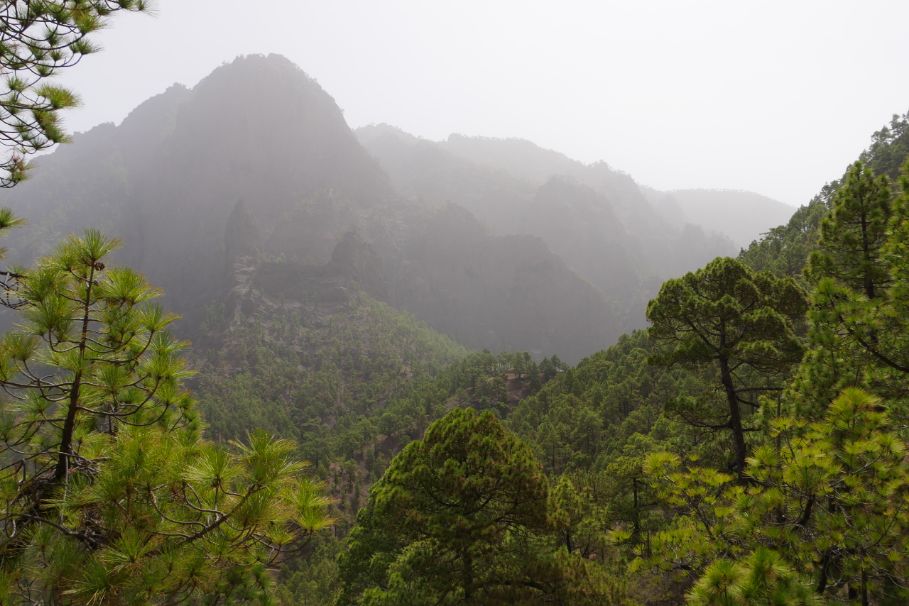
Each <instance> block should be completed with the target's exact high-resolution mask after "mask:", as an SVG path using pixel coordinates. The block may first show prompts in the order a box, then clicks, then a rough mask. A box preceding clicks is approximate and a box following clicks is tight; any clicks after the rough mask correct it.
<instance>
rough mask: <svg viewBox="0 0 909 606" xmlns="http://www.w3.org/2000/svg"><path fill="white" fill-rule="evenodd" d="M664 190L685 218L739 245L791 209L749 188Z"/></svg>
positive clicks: (785, 218) (779, 221) (775, 223)
mask: <svg viewBox="0 0 909 606" xmlns="http://www.w3.org/2000/svg"><path fill="white" fill-rule="evenodd" d="M665 194H666V197H667V198H668V199H669V200H671V201H672V202H674V203H675V204H676V205H677V207H678V209H679V210H680V211H681V213H682V216H684V217H685V220H687V221H689V222H691V223H694V224H696V225H700V226H701V227H703V228H704V229H707V230H710V231H714V232H716V233H719V234H723V235H724V236H726V237H728V238H729V239H731V240H732V241H733V242H734V243H735V245H736V246H738V247H740V248H744V247H747V246H748V245H749V244H751V242H753V241H754V240H757V239H759V237H760V236H761V235H763V234H765V233H767V232H768V231H770V229H772V228H774V227H776V226H778V225H782V224H784V223H786V222H787V221H788V220H789V218H790V217H792V214H793V213H794V212H795V209H794V208H793V207H791V206H789V205H788V204H784V203H782V202H779V201H777V200H774V199H772V198H768V197H767V196H762V195H760V194H756V193H754V192H749V191H738V190H729V189H677V190H672V191H668V192H665ZM664 203H665V200H664Z"/></svg>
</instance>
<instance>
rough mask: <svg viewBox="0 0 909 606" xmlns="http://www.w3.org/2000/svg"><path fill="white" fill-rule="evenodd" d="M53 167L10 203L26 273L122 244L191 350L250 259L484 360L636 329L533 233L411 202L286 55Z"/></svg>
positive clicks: (236, 71)
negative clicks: (51, 257) (39, 263)
mask: <svg viewBox="0 0 909 606" xmlns="http://www.w3.org/2000/svg"><path fill="white" fill-rule="evenodd" d="M39 164H40V167H36V169H35V171H34V176H33V178H32V179H31V180H30V181H28V182H26V183H24V184H23V185H21V186H20V187H17V188H16V189H14V190H12V191H11V192H10V194H9V195H8V197H7V198H6V200H5V202H6V203H7V204H9V205H10V206H12V207H13V208H14V210H15V211H16V212H17V213H19V214H20V215H21V216H24V217H25V218H26V219H27V220H28V222H29V227H27V228H25V229H23V230H20V231H19V233H18V234H16V235H15V236H13V237H12V238H10V241H9V243H8V246H9V248H10V250H11V251H12V254H11V256H12V257H13V260H17V261H23V262H25V261H28V260H31V259H33V258H35V257H37V256H39V255H41V254H44V253H46V252H48V251H49V249H50V248H51V247H52V246H54V245H55V244H56V242H58V241H59V239H60V238H61V237H63V235H64V234H66V233H69V232H73V231H79V230H81V229H84V228H86V227H98V228H100V229H102V230H104V231H105V232H107V233H109V234H112V235H115V236H118V237H121V238H122V239H123V241H124V245H123V248H122V250H121V251H120V252H119V253H118V259H117V260H118V261H119V262H122V263H125V264H129V265H131V266H133V267H136V268H137V269H139V270H140V271H142V272H143V273H145V274H147V275H148V277H149V278H150V280H151V281H152V282H153V283H155V284H157V285H159V286H161V287H162V288H164V289H165V291H166V293H167V296H166V299H165V301H164V304H165V305H167V306H168V307H169V308H171V309H173V310H175V311H177V312H178V313H180V314H181V315H182V316H183V317H184V320H183V321H182V323H181V325H180V327H179V329H180V330H181V331H182V332H183V333H184V334H185V335H186V336H189V337H192V338H195V337H197V336H199V330H200V329H199V325H200V324H201V323H202V322H203V321H206V322H207V321H209V320H210V317H209V316H210V315H211V314H212V313H214V310H218V309H221V310H225V309H227V308H228V307H230V305H229V304H228V301H229V300H230V297H231V292H232V291H233V292H236V288H237V282H236V279H235V278H236V274H235V271H234V270H235V268H236V266H237V261H238V260H240V259H245V260H246V261H245V263H246V265H245V269H243V272H245V275H246V277H245V279H246V280H247V281H248V283H249V284H255V283H256V280H259V279H265V280H273V279H274V275H272V274H270V273H269V272H273V271H275V270H274V267H271V268H270V266H269V265H268V263H269V262H280V263H287V264H290V265H294V266H298V267H308V268H319V269H318V271H319V272H322V273H323V274H324V275H329V274H332V275H333V274H337V275H339V276H341V277H343V278H345V279H348V280H351V281H352V282H353V283H355V284H356V286H357V288H360V289H362V290H363V291H365V292H367V293H369V295H370V296H371V297H374V298H377V299H379V300H382V301H385V302H387V303H390V304H391V305H393V306H395V307H397V308H399V309H402V310H407V311H411V312H412V313H414V314H415V315H416V316H417V317H418V318H419V319H422V320H424V321H426V322H427V323H429V324H430V326H432V327H434V328H436V329H438V330H442V331H444V332H446V333H447V334H449V335H450V336H451V337H453V338H455V339H457V340H459V341H461V342H462V343H464V344H466V345H468V346H470V347H474V348H490V349H519V350H530V351H539V352H542V353H546V354H551V353H555V354H558V355H561V356H564V357H565V358H567V359H569V360H575V359H578V358H580V357H581V356H583V355H586V354H588V353H590V352H592V351H595V350H597V349H600V348H602V347H604V346H606V345H608V344H609V343H611V342H612V341H613V340H614V339H615V338H616V336H617V335H618V334H619V331H620V330H621V329H622V326H621V321H620V318H619V316H618V314H617V313H616V311H615V309H614V306H613V305H612V304H611V303H610V302H609V300H608V297H607V296H606V295H604V293H603V292H602V291H601V290H600V289H598V288H596V287H594V286H591V284H590V283H589V281H588V280H586V279H585V278H583V277H581V276H580V275H578V273H577V271H575V268H574V267H573V264H571V263H566V262H565V260H563V259H562V258H561V257H560V256H559V255H557V254H556V253H554V252H553V251H552V250H550V247H548V246H547V244H546V243H545V242H544V241H543V240H541V239H540V238H538V237H532V236H533V233H532V232H531V231H528V232H527V233H528V235H521V236H517V235H508V236H507V237H505V235H504V234H500V233H496V232H494V231H491V230H489V229H488V228H487V227H486V226H484V225H483V223H482V222H480V221H477V220H476V219H475V218H474V217H473V216H472V214H471V213H470V212H469V211H467V210H464V209H463V208H456V207H448V206H446V205H444V204H424V203H422V202H421V201H417V200H413V199H410V198H409V197H408V196H407V195H404V194H402V193H400V192H399V191H397V190H396V189H395V185H394V184H393V183H392V180H391V179H389V177H388V176H387V175H386V173H385V172H384V171H383V169H382V168H381V167H380V165H379V163H378V162H377V161H376V160H375V159H374V158H373V157H372V156H371V155H370V154H369V153H368V152H367V150H366V149H364V147H363V146H362V145H361V144H360V142H359V141H358V139H357V137H356V136H355V135H354V133H353V132H352V131H351V130H350V129H349V128H348V126H347V124H346V123H345V122H344V119H343V115H342V112H341V110H340V109H339V108H338V107H337V105H336V104H335V102H334V100H333V99H332V98H331V97H330V96H329V95H328V94H327V93H326V92H325V91H323V90H322V89H321V87H319V85H318V84H317V83H316V82H315V81H314V80H312V79H311V78H309V77H308V76H306V74H304V73H303V72H302V71H301V70H300V69H299V68H298V67H296V66H295V65H293V64H291V63H290V62H289V61H287V60H286V59H284V58H282V57H278V56H273V55H272V56H268V57H263V56H252V57H244V58H240V59H237V60H236V61H234V62H233V63H230V64H227V65H224V66H222V67H220V68H218V69H217V70H215V71H214V72H213V73H212V74H211V75H210V76H208V77H207V78H205V79H204V80H202V81H201V82H200V83H199V84H198V85H197V86H195V87H194V88H192V89H187V88H185V87H182V86H174V87H171V88H170V89H168V90H167V91H166V92H164V93H162V94H161V95H159V96H157V97H154V98H152V99H149V100H148V101H147V102H145V103H143V104H142V105H141V106H139V107H138V108H136V109H135V110H134V111H133V112H132V113H131V114H130V115H129V116H128V117H127V118H126V119H125V120H124V122H123V123H122V124H121V125H119V126H113V125H103V126H100V127H98V128H95V129H93V130H91V131H90V132H88V133H84V134H80V135H77V136H76V137H75V138H74V142H73V143H72V144H71V145H67V146H63V147H61V148H60V149H59V150H58V151H56V152H55V153H53V154H51V155H48V156H46V157H42V158H40V160H39ZM458 183H464V184H465V185H469V180H466V179H465V180H460V179H459V180H457V181H455V182H452V184H451V186H452V188H457V187H458ZM502 191H503V192H505V191H506V190H505V189H503V190H502ZM241 265H242V263H241ZM307 271H309V270H307ZM241 273H242V272H241ZM259 274H261V275H259ZM262 276H264V277H262ZM288 279H290V277H288ZM298 294H299V293H298Z"/></svg>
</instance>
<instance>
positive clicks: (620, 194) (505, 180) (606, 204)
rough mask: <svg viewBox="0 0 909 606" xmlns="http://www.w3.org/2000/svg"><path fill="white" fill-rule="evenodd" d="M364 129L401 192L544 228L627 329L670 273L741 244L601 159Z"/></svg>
mask: <svg viewBox="0 0 909 606" xmlns="http://www.w3.org/2000/svg"><path fill="white" fill-rule="evenodd" d="M357 136H358V137H359V139H360V141H361V142H362V143H363V145H364V146H365V147H366V148H367V149H368V150H369V152H370V153H371V154H372V155H373V157H375V158H376V159H377V160H378V162H379V163H380V164H381V165H382V167H383V168H384V169H385V171H386V172H387V173H388V175H389V176H390V178H391V182H392V184H393V185H394V187H395V188H396V189H397V190H398V191H399V192H400V193H401V194H402V195H403V196H405V197H408V198H410V199H412V200H415V201H416V202H417V203H419V204H422V205H424V206H428V207H436V206H438V205H439V204H443V203H446V202H451V203H455V204H458V205H460V206H463V207H464V208H466V209H468V210H469V211H470V212H471V213H473V214H474V215H475V216H476V217H477V218H478V219H479V220H480V221H481V222H482V223H483V224H484V225H485V226H486V227H487V228H488V229H490V230H491V231H492V232H493V233H500V234H515V235H534V236H538V237H540V238H541V239H542V240H543V242H544V243H545V244H546V246H547V247H548V248H549V249H550V250H552V251H553V252H555V253H556V254H558V255H559V256H560V257H561V258H562V259H563V260H564V261H565V263H566V264H567V266H568V267H570V268H571V269H572V270H574V271H575V272H577V273H578V274H579V275H580V276H582V277H583V278H584V279H586V280H587V281H588V282H590V283H591V284H592V285H593V286H595V287H596V288H598V289H599V290H600V291H601V292H602V293H603V295H604V297H605V298H606V299H607V300H608V301H609V302H610V304H611V305H612V306H613V307H614V309H615V310H616V311H617V313H619V314H620V315H621V317H622V329H623V330H630V329H632V328H634V327H638V326H641V325H643V320H644V318H643V306H644V304H645V303H646V301H647V300H648V299H649V298H650V297H651V296H652V295H653V294H655V292H656V290H655V289H656V287H657V286H658V285H659V283H660V282H661V281H662V280H663V279H665V278H667V277H670V276H675V275H679V274H681V273H684V272H685V271H688V270H690V269H693V268H695V267H698V266H700V265H702V264H703V263H705V262H707V261H708V260H710V259H712V258H714V257H716V256H718V255H726V254H732V253H734V252H735V247H734V246H733V245H732V243H731V242H729V241H728V240H726V239H725V238H723V237H722V236H719V235H716V234H712V233H705V232H704V231H703V230H702V229H701V228H700V227H698V226H695V225H691V224H687V223H685V222H682V221H676V220H674V219H675V217H670V216H669V215H668V214H667V213H661V212H660V211H661V210H662V208H663V206H662V205H661V206H659V207H658V206H654V205H652V204H651V203H650V202H649V201H648V200H647V198H646V197H645V196H644V194H643V193H642V191H641V190H640V188H639V187H638V185H637V184H636V183H635V182H634V180H633V179H631V178H630V177H629V176H628V175H625V174H624V173H620V172H617V171H614V170H612V169H610V168H609V167H608V166H607V165H606V164H604V163H597V164H592V165H584V164H582V163H580V162H576V161H574V160H571V159H569V158H567V157H566V156H564V155H562V154H559V153H557V152H554V151H550V150H545V149H542V148H540V147H538V146H536V145H534V144H533V143H530V142H528V141H523V140H519V139H490V138H481V137H475V138H473V137H464V136H461V135H452V136H451V137H449V138H448V139H447V140H446V141H442V142H432V141H428V140H425V139H420V138H418V137H414V136H412V135H409V134H407V133H405V132H403V131H401V130H399V129H397V128H394V127H391V126H388V125H375V126H369V127H364V128H361V129H358V130H357Z"/></svg>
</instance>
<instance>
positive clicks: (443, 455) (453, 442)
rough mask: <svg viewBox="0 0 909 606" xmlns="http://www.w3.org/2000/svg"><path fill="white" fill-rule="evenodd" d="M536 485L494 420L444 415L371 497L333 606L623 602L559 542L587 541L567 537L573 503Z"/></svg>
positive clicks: (520, 449)
mask: <svg viewBox="0 0 909 606" xmlns="http://www.w3.org/2000/svg"><path fill="white" fill-rule="evenodd" d="M547 484H548V482H547V480H546V476H545V475H544V473H543V470H542V468H541V466H540V465H539V463H538V462H537V461H536V460H535V458H534V456H533V452H532V451H531V449H530V448H529V447H528V446H527V445H526V444H525V443H523V442H522V441H521V440H520V439H519V438H518V437H517V436H515V435H514V434H512V433H511V432H509V431H508V430H507V429H506V428H505V427H504V426H503V425H502V424H501V422H500V421H499V420H498V419H497V418H496V417H495V415H493V414H492V413H490V412H488V411H487V412H476V411H474V410H472V409H467V408H455V409H453V410H452V411H451V412H449V413H448V414H447V415H445V416H444V417H443V418H442V419H440V420H439V421H437V422H435V423H433V424H432V425H431V426H430V427H429V428H428V429H427V431H426V434H425V436H424V437H423V438H422V439H421V440H417V441H415V442H411V443H410V444H409V445H408V446H407V447H405V449H404V450H403V451H401V453H400V454H399V455H398V456H396V457H395V459H394V460H393V461H392V463H391V464H390V465H389V467H388V470H387V471H386V472H385V475H384V476H383V477H382V479H381V480H379V481H378V482H377V483H376V484H375V485H374V486H373V488H372V490H371V491H370V496H369V503H368V504H367V506H366V508H365V509H363V510H362V511H361V512H360V514H359V516H358V518H357V525H356V526H355V527H354V529H353V530H352V532H351V534H350V537H349V539H348V545H347V548H346V550H345V551H344V552H343V553H342V555H341V557H340V568H341V580H342V587H343V589H342V592H341V597H340V599H339V602H338V603H339V604H370V605H378V604H387V605H389V606H390V605H396V604H412V605H417V604H426V605H429V604H465V605H466V604H470V605H486V604H489V605H492V604H503V605H504V604H515V603H520V604H549V603H555V604H600V603H603V600H608V601H609V602H610V603H615V604H625V603H627V598H626V596H625V591H624V588H623V587H622V585H621V584H620V583H617V582H616V581H615V579H614V578H613V577H612V576H610V575H608V574H606V573H605V571H603V570H602V569H600V568H599V567H597V566H596V565H595V564H593V563H592V562H591V561H589V560H588V559H586V555H584V556H579V555H578V554H576V553H575V551H574V549H575V545H574V544H573V543H572V542H571V541H570V540H569V541H567V543H568V544H566V543H565V542H564V541H565V537H566V536H570V535H571V534H572V533H574V536H575V537H577V539H578V540H579V541H580V542H582V543H583V541H584V540H585V538H587V539H589V536H588V535H587V533H585V532H583V531H580V530H578V528H577V527H578V525H579V524H580V523H581V522H582V519H583V511H582V509H583V508H584V504H583V501H582V499H581V498H579V497H578V496H577V495H575V494H574V493H573V491H574V489H573V488H572V487H570V486H569V485H568V484H566V482H565V481H563V482H560V483H559V485H558V487H557V489H556V490H555V491H554V492H553V494H552V495H551V496H549V497H548V496H547V495H548V490H547ZM551 525H554V531H555V537H553V536H552V535H551V534H550V532H551V529H552V528H553V526H551ZM554 538H555V540H554Z"/></svg>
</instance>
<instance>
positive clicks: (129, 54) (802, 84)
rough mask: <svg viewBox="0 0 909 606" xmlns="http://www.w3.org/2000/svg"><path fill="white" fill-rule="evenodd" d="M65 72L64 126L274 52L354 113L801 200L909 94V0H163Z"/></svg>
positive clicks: (683, 184)
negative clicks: (77, 99) (69, 98)
mask: <svg viewBox="0 0 909 606" xmlns="http://www.w3.org/2000/svg"><path fill="white" fill-rule="evenodd" d="M154 6H155V13H154V15H152V16H149V15H133V14H128V15H120V16H117V17H116V18H115V19H114V20H113V23H112V25H111V27H110V28H109V29H108V30H106V31H104V32H102V33H101V34H99V35H98V36H97V37H96V38H95V40H96V41H97V42H100V44H101V45H102V46H103V48H104V50H103V52H101V53H99V54H97V55H93V56H90V57H88V58H86V59H85V60H84V62H83V63H82V64H80V65H79V66H78V67H76V68H74V69H72V70H70V72H69V73H68V74H66V76H64V77H63V78H62V81H63V82H65V83H66V84H67V85H69V86H71V87H72V88H74V89H75V90H76V91H77V92H78V93H79V95H80V96H81V98H82V101H83V107H81V108H79V109H77V110H73V111H71V112H69V113H68V115H67V125H68V127H69V128H70V129H71V130H74V131H84V130H87V129H88V128H90V127H91V126H94V125H95V124H98V123H100V122H110V121H113V122H119V121H120V120H122V119H123V118H124V117H125V116H126V114H127V113H129V111H130V110H131V109H132V108H133V107H135V106H136V105H137V104H139V103H140V102H142V101H143V100H144V99H146V98H148V97H149V96H151V95H153V94H156V93H159V92H161V91H163V90H164V89H165V88H167V87H168V86H169V85H170V84H172V83H174V82H181V83H184V84H187V85H190V86H192V85H194V84H195V83H196V82H198V81H199V80H200V79H201V78H202V77H204V76H205V75H206V74H207V73H209V72H210V71H211V70H212V69H214V68H215V67H217V66H218V65H220V64H221V63H224V62H226V61H229V60H231V59H233V58H234V57H236V56H237V55H241V54H247V53H270V52H275V53H281V54H284V55H286V56H287V57H289V58H290V59H291V60H293V61H294V62H296V63H297V64H298V65H300V67H302V68H303V69H304V70H305V71H306V72H307V73H308V74H309V75H311V76H313V77H314V78H316V79H317V80H318V81H319V83H320V84H321V85H322V86H323V87H324V88H325V89H326V90H327V91H328V92H329V93H330V94H331V95H332V96H333V97H334V98H335V100H336V101H337V103H338V105H340V106H341V108H342V109H343V110H344V112H345V116H346V118H347V121H348V123H349V124H350V125H351V126H353V127H357V126H361V125H364V124H370V123H376V122H387V123H390V124H394V125H396V126H399V127H401V128H403V129H404V130H406V131H409V132H412V133H414V134H417V135H420V136H423V137H428V138H431V139H441V138H445V137H447V136H448V134H449V133H452V132H458V133H463V134H468V135H486V136H495V137H522V138H526V139H530V140H532V141H534V142H536V143H538V144H539V145H542V146H544V147H548V148H552V149H556V150H559V151H561V152H563V153H565V154H567V155H569V156H572V157H574V158H577V159H579V160H582V161H585V162H591V161H595V160H605V161H606V162H608V163H609V164H610V165H612V166H613V167H615V168H618V169H621V170H624V171H626V172H628V173H630V174H631V175H632V176H633V177H634V178H635V179H636V180H637V181H638V182H640V183H643V184H646V185H650V186H653V187H656V188H660V189H674V188H687V187H710V188H734V189H749V190H754V191H757V192H760V193H763V194H766V195H769V196H772V197H775V198H777V199H779V200H781V201H784V202H787V203H790V204H801V203H803V202H806V201H807V200H808V199H809V198H810V197H811V196H812V195H813V194H814V193H815V192H816V191H817V190H818V189H819V188H820V187H821V186H822V185H823V184H824V183H825V182H826V181H828V180H830V179H832V178H835V177H838V176H839V175H840V174H841V173H842V171H843V169H844V168H845V166H846V165H847V164H848V163H849V162H850V161H852V160H853V159H855V157H856V155H857V154H858V153H859V152H860V151H861V150H862V149H863V148H864V147H865V146H866V145H867V144H868V141H869V136H870V134H871V133H872V132H873V131H875V130H877V129H878V128H879V127H880V126H881V125H883V124H884V123H885V122H886V121H888V120H889V119H890V116H891V115H892V114H894V113H904V112H906V111H907V110H909V37H907V35H906V29H905V28H906V23H909V1H906V0H890V1H886V0H868V1H862V2H859V1H856V0H848V1H839V0H799V1H794V0H787V1H776V0H770V1H767V0H765V1H757V0H752V1H746V0H737V1H732V0H717V1H707V0H704V1H694V0H666V1H649V0H646V1H645V0H624V1H623V2H611V1H605V0H600V1H595V0H590V1H586V2H581V1H572V0H559V1H556V0H551V1H549V2H537V1H533V0H476V1H475V0H459V1H457V2H454V1H443V0H432V1H430V0H410V1H405V0H359V1H357V0H319V1H312V0H245V1H240V0H156V2H155V5H154Z"/></svg>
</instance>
